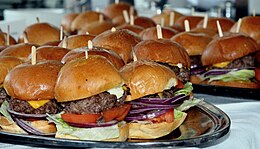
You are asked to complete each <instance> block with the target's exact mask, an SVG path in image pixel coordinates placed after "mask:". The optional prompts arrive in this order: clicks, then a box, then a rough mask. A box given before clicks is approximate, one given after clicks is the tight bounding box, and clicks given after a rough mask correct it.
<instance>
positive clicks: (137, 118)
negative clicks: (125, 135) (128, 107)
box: [125, 110, 167, 121]
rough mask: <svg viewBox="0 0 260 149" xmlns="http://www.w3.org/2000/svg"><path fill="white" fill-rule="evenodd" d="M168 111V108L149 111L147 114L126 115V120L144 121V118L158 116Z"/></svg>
mask: <svg viewBox="0 0 260 149" xmlns="http://www.w3.org/2000/svg"><path fill="white" fill-rule="evenodd" d="M166 112H167V110H158V111H155V112H154V111H152V112H149V113H147V114H137V115H128V116H126V118H125V120H126V121H142V120H146V119H152V118H155V117H158V116H160V115H162V114H164V113H166Z"/></svg>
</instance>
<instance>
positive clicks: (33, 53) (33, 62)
mask: <svg viewBox="0 0 260 149" xmlns="http://www.w3.org/2000/svg"><path fill="white" fill-rule="evenodd" d="M31 56H32V59H31V63H32V65H35V64H36V47H35V46H32V48H31Z"/></svg>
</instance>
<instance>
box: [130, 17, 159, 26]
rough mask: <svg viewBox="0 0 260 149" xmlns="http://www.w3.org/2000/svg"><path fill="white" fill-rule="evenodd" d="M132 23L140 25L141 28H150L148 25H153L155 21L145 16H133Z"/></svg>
mask: <svg viewBox="0 0 260 149" xmlns="http://www.w3.org/2000/svg"><path fill="white" fill-rule="evenodd" d="M134 24H135V25H138V26H141V27H143V28H150V27H155V26H156V23H155V22H154V21H153V20H152V19H151V18H147V17H140V16H138V17H135V20H134Z"/></svg>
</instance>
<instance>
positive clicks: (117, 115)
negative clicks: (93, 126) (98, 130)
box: [103, 104, 131, 122]
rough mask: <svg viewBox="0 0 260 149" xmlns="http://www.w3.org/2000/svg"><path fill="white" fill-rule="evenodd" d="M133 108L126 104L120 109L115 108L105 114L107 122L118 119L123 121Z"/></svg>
mask: <svg viewBox="0 0 260 149" xmlns="http://www.w3.org/2000/svg"><path fill="white" fill-rule="evenodd" d="M130 108H131V105H130V104H124V105H122V106H120V107H115V108H112V109H109V110H107V111H104V112H103V116H104V120H105V122H109V121H111V120H114V119H116V120H117V121H122V120H123V119H124V118H125V117H126V115H127V113H128V112H129V110H130Z"/></svg>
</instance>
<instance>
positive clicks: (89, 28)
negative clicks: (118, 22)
mask: <svg viewBox="0 0 260 149" xmlns="http://www.w3.org/2000/svg"><path fill="white" fill-rule="evenodd" d="M114 26H115V25H114V24H113V23H112V22H111V21H102V22H100V21H95V22H92V23H89V24H86V25H85V26H84V27H82V29H81V30H79V31H78V34H86V32H88V33H89V34H90V35H98V34H100V33H103V32H104V31H106V30H110V29H111V28H112V27H114Z"/></svg>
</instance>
